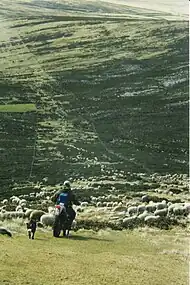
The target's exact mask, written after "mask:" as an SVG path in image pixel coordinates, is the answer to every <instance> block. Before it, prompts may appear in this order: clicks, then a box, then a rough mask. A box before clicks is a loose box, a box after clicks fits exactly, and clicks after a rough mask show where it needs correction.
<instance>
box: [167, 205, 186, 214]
mask: <svg viewBox="0 0 190 285" xmlns="http://www.w3.org/2000/svg"><path fill="white" fill-rule="evenodd" d="M181 207H183V204H181V203H174V204H172V205H170V206H169V207H168V213H169V214H170V215H172V214H174V209H176V208H181ZM175 212H176V213H177V211H176V210H175Z"/></svg>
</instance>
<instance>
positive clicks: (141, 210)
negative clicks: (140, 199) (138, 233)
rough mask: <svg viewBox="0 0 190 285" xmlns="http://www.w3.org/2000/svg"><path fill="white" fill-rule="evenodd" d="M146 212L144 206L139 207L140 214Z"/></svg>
mask: <svg viewBox="0 0 190 285" xmlns="http://www.w3.org/2000/svg"><path fill="white" fill-rule="evenodd" d="M145 210H146V207H145V206H144V205H139V206H138V207H137V212H138V214H142V213H143V212H144V211H145Z"/></svg>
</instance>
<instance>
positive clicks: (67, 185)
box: [63, 180, 71, 189]
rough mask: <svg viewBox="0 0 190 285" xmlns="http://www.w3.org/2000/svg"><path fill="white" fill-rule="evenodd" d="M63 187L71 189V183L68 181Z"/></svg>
mask: <svg viewBox="0 0 190 285" xmlns="http://www.w3.org/2000/svg"><path fill="white" fill-rule="evenodd" d="M63 185H64V188H65V189H71V183H70V182H69V181H68V180H66V181H65V182H64V183H63Z"/></svg>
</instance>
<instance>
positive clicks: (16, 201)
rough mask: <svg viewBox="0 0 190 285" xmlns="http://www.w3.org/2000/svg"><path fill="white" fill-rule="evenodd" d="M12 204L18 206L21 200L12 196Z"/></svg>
mask: <svg viewBox="0 0 190 285" xmlns="http://www.w3.org/2000/svg"><path fill="white" fill-rule="evenodd" d="M10 202H11V203H12V204H14V205H18V204H19V202H20V199H19V198H18V197H16V196H12V197H11V198H10Z"/></svg>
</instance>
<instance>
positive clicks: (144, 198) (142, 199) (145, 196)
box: [141, 195, 150, 202]
mask: <svg viewBox="0 0 190 285" xmlns="http://www.w3.org/2000/svg"><path fill="white" fill-rule="evenodd" d="M149 200H150V199H149V196H148V195H144V196H142V198H141V201H142V202H149Z"/></svg>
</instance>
